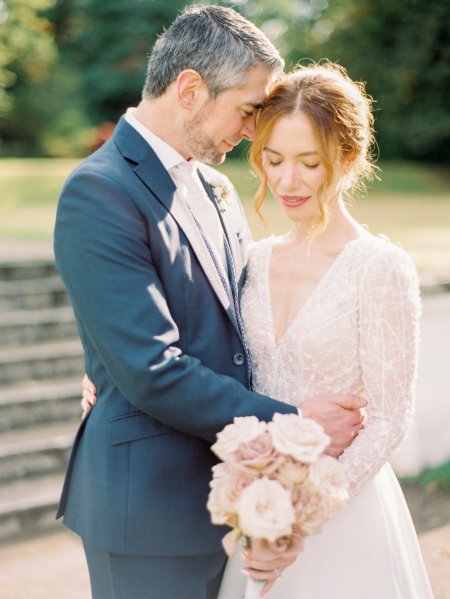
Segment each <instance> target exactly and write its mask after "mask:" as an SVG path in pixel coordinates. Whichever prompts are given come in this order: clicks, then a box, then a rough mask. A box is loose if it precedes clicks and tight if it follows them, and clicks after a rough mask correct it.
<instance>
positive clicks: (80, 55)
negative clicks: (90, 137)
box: [58, 0, 186, 123]
mask: <svg viewBox="0 0 450 599" xmlns="http://www.w3.org/2000/svg"><path fill="white" fill-rule="evenodd" d="M185 5H186V2H185V0H171V2H167V1H166V0H150V1H149V0H114V2H105V1H104V0H72V1H71V3H70V8H69V9H68V10H67V14H66V16H65V20H64V22H60V23H59V31H60V37H59V40H58V43H59V46H60V51H61V55H62V59H63V60H64V59H66V60H67V62H68V63H69V61H70V64H71V68H72V69H73V70H74V71H75V72H76V73H78V74H82V77H81V79H82V81H81V93H82V94H83V98H84V102H85V106H86V110H87V111H88V112H89V115H90V118H91V119H92V121H93V122H94V123H99V122H102V121H107V120H112V121H115V120H116V119H117V117H118V116H119V115H120V114H121V113H122V112H123V111H124V109H125V108H126V107H127V106H129V105H130V104H135V103H136V101H137V100H138V99H139V97H140V92H141V89H142V86H143V82H144V77H145V67H146V62H147V56H148V54H149V52H150V50H151V48H152V46H153V43H154V41H155V39H156V36H157V35H158V34H159V33H161V31H162V30H163V29H164V27H165V26H168V25H169V24H170V23H171V21H172V20H173V19H174V18H175V17H176V15H177V14H178V12H179V11H180V10H181V9H182V8H183V7H184V6H185Z"/></svg>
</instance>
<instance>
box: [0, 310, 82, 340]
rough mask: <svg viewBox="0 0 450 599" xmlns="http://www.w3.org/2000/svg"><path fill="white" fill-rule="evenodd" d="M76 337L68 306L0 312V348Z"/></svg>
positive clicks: (71, 312) (75, 329) (72, 318)
mask: <svg viewBox="0 0 450 599" xmlns="http://www.w3.org/2000/svg"><path fill="white" fill-rule="evenodd" d="M77 337H78V332H77V327H76V324H75V319H74V315H73V311H72V308H70V307H68V306H67V307H66V306H64V307H62V308H49V309H46V310H20V311H14V312H0V347H6V346H9V347H13V346H18V345H25V344H30V343H39V342H40V341H55V340H58V339H76V338H77Z"/></svg>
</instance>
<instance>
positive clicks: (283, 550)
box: [244, 534, 304, 596]
mask: <svg viewBox="0 0 450 599" xmlns="http://www.w3.org/2000/svg"><path fill="white" fill-rule="evenodd" d="M303 543H304V538H303V537H302V535H300V534H293V535H291V536H289V537H284V538H283V539H280V541H278V542H274V543H269V541H265V540H261V539H252V547H251V549H245V550H244V563H245V569H244V573H245V574H247V575H248V576H250V578H253V579H254V580H264V581H266V584H265V585H264V587H263V590H262V595H261V596H264V595H265V594H266V593H268V592H269V591H270V589H271V588H272V587H273V585H274V584H275V582H276V580H277V578H278V577H279V576H281V574H282V572H283V570H285V569H286V568H287V567H288V566H290V565H291V564H293V563H294V562H295V560H296V559H297V556H298V554H299V553H300V551H302V549H303Z"/></svg>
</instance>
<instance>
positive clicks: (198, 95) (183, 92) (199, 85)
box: [176, 69, 207, 110]
mask: <svg viewBox="0 0 450 599" xmlns="http://www.w3.org/2000/svg"><path fill="white" fill-rule="evenodd" d="M176 90H177V98H178V101H179V103H180V106H182V108H185V109H186V110H192V108H194V107H195V106H196V105H197V104H198V102H199V100H202V99H203V98H204V97H205V96H207V90H206V85H205V82H204V81H203V78H202V76H201V75H200V74H199V73H197V71H194V70H193V69H185V70H184V71H181V73H180V74H179V75H178V77H177V80H176Z"/></svg>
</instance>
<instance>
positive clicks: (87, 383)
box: [81, 374, 97, 420]
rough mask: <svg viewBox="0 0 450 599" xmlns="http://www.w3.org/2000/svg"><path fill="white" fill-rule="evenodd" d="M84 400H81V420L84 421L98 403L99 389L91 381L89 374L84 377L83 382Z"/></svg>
mask: <svg viewBox="0 0 450 599" xmlns="http://www.w3.org/2000/svg"><path fill="white" fill-rule="evenodd" d="M81 384H82V387H83V391H82V395H83V397H82V400H81V411H82V414H81V419H82V420H84V419H85V418H86V416H87V415H88V414H89V412H90V411H91V410H92V408H93V407H94V406H95V403H96V401H97V389H96V387H95V385H94V383H93V382H92V381H91V380H90V378H89V377H88V375H87V374H85V375H84V378H83V381H82V383H81Z"/></svg>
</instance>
